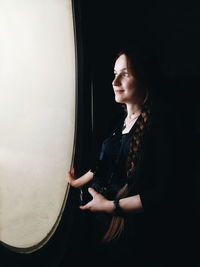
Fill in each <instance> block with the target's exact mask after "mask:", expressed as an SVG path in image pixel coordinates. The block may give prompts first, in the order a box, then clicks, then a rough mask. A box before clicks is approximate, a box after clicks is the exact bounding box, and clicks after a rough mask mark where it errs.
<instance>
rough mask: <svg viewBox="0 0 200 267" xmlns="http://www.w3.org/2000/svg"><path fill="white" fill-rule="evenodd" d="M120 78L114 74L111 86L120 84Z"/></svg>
mask: <svg viewBox="0 0 200 267" xmlns="http://www.w3.org/2000/svg"><path fill="white" fill-rule="evenodd" d="M120 83H121V82H120V78H119V76H118V75H116V76H115V78H114V80H113V81H112V85H113V86H119V85H120Z"/></svg>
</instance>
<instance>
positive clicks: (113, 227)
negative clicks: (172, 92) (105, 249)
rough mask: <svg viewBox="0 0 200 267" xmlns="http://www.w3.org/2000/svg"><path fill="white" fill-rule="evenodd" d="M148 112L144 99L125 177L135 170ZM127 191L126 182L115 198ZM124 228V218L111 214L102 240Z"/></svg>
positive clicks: (148, 108)
mask: <svg viewBox="0 0 200 267" xmlns="http://www.w3.org/2000/svg"><path fill="white" fill-rule="evenodd" d="M149 114H150V102H149V101H146V102H145V103H144V104H143V108H142V112H141V116H139V118H138V119H137V121H136V122H135V123H136V128H135V131H134V133H133V136H132V140H131V143H130V147H129V153H128V157H127V179H131V175H132V174H133V173H134V172H135V170H136V167H137V163H138V155H139V150H140V147H141V143H142V137H143V135H144V132H145V128H146V125H147V121H148V118H149ZM128 182H129V181H128ZM128 193H129V187H128V183H126V184H125V185H124V186H123V187H122V188H121V189H120V190H119V192H118V193H117V196H116V198H117V199H120V198H123V197H126V196H127V195H128ZM123 230H124V218H123V217H119V216H113V218H112V221H111V224H110V226H109V229H108V231H107V232H106V234H105V235H104V237H103V241H111V240H113V239H117V238H119V237H120V235H121V234H122V232H123Z"/></svg>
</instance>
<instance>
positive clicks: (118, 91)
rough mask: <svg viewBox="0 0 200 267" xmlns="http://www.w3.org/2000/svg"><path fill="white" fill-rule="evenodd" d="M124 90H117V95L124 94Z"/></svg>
mask: <svg viewBox="0 0 200 267" xmlns="http://www.w3.org/2000/svg"><path fill="white" fill-rule="evenodd" d="M123 92H124V90H115V94H122V93H123Z"/></svg>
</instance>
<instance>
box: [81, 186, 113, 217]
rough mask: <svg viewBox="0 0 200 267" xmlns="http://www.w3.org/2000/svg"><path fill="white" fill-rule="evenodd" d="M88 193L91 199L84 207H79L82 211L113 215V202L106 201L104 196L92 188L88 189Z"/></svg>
mask: <svg viewBox="0 0 200 267" xmlns="http://www.w3.org/2000/svg"><path fill="white" fill-rule="evenodd" d="M88 192H89V193H90V195H91V196H92V197H93V199H92V200H91V201H90V202H88V203H87V204H86V205H84V206H80V209H82V210H90V211H92V212H106V213H113V211H114V205H113V201H111V200H108V199H106V198H105V197H104V196H102V195H101V194H99V193H98V192H96V191H95V190H94V189H93V188H88Z"/></svg>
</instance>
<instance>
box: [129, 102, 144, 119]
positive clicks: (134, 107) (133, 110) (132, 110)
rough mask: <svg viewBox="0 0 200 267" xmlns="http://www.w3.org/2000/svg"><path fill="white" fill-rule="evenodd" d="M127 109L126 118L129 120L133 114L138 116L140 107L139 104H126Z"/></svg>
mask: <svg viewBox="0 0 200 267" xmlns="http://www.w3.org/2000/svg"><path fill="white" fill-rule="evenodd" d="M126 109H127V117H128V118H130V119H131V117H132V116H135V114H139V113H140V112H141V106H140V105H139V104H126Z"/></svg>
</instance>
